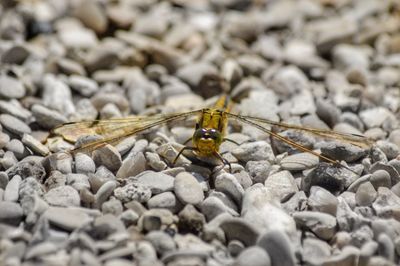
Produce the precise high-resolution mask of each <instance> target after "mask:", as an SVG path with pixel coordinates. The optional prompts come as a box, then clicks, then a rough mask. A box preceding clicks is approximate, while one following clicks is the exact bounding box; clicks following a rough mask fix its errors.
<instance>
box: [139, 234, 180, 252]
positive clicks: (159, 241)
mask: <svg viewBox="0 0 400 266" xmlns="http://www.w3.org/2000/svg"><path fill="white" fill-rule="evenodd" d="M145 239H146V240H148V241H150V243H152V245H153V247H154V248H155V249H156V251H157V253H158V254H160V255H161V256H162V255H164V254H166V253H169V252H171V251H174V250H175V249H176V245H175V242H174V240H173V239H172V237H171V236H170V235H168V234H167V233H165V232H163V231H151V232H150V233H148V234H147V235H146V238H145Z"/></svg>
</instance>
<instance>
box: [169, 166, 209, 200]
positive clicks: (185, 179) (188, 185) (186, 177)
mask: <svg viewBox="0 0 400 266" xmlns="http://www.w3.org/2000/svg"><path fill="white" fill-rule="evenodd" d="M174 192H175V194H176V197H177V198H178V199H179V201H180V202H182V203H183V204H193V205H197V204H199V203H201V202H202V201H203V200H204V193H203V189H202V187H201V185H200V183H199V182H198V181H197V180H196V178H195V177H194V176H192V175H191V174H189V173H180V174H178V175H177V176H176V177H175V180H174Z"/></svg>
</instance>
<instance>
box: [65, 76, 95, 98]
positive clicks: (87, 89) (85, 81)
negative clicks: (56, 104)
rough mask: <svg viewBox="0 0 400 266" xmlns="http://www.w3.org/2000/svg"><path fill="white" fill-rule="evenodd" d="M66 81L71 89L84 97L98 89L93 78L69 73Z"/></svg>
mask: <svg viewBox="0 0 400 266" xmlns="http://www.w3.org/2000/svg"><path fill="white" fill-rule="evenodd" d="M68 83H69V85H70V86H71V89H73V90H75V91H77V92H78V93H80V94H81V95H83V96H86V97H90V96H92V95H93V94H95V93H96V92H97V90H98V85H97V83H96V82H95V81H94V80H91V79H89V78H86V77H83V76H78V75H71V76H70V77H69V79H68Z"/></svg>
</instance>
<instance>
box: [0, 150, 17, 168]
mask: <svg viewBox="0 0 400 266" xmlns="http://www.w3.org/2000/svg"><path fill="white" fill-rule="evenodd" d="M0 163H1V166H2V167H3V168H4V170H7V169H9V168H11V167H12V166H13V165H15V164H17V163H18V159H17V158H16V157H15V155H14V153H13V152H12V151H6V152H5V153H4V156H3V158H2V159H0Z"/></svg>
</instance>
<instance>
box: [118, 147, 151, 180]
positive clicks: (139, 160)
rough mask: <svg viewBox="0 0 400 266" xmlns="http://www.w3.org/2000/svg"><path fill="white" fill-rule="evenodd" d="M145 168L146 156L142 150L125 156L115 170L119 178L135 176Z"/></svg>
mask: <svg viewBox="0 0 400 266" xmlns="http://www.w3.org/2000/svg"><path fill="white" fill-rule="evenodd" d="M145 170H146V157H145V156H144V155H143V153H142V152H139V153H137V154H136V155H134V156H130V157H128V158H126V159H125V160H124V161H123V162H122V165H121V167H120V168H119V170H118V172H117V177H118V178H119V179H125V178H128V177H131V176H136V175H138V174H140V173H142V172H143V171H145Z"/></svg>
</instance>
